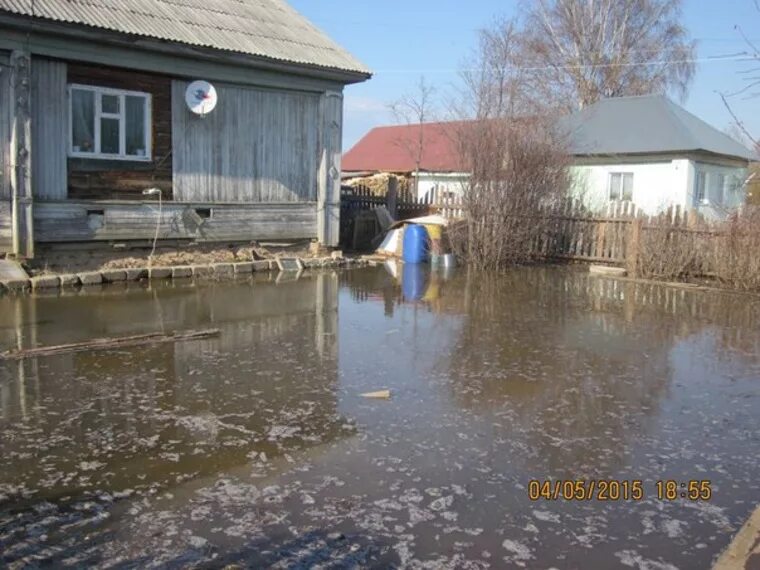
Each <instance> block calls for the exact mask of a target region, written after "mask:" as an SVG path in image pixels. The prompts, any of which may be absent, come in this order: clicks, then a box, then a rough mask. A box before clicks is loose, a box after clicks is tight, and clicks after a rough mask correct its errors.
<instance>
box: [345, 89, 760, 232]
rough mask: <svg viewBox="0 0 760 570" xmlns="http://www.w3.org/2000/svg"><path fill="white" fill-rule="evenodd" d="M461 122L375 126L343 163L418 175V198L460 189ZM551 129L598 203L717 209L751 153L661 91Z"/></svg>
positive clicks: (742, 175) (725, 204) (731, 199)
mask: <svg viewBox="0 0 760 570" xmlns="http://www.w3.org/2000/svg"><path fill="white" fill-rule="evenodd" d="M460 126H461V123H427V124H425V125H422V126H420V125H408V126H391V127H378V128H376V129H373V130H372V131H370V132H369V133H368V134H367V135H365V137H364V138H362V139H361V140H360V141H359V142H358V143H357V144H356V145H355V146H354V147H353V148H352V149H351V150H350V151H349V152H347V153H346V154H345V156H344V157H343V166H344V172H346V173H349V174H350V173H362V174H366V173H376V172H392V173H396V174H405V175H409V176H412V177H414V176H417V177H419V183H418V198H420V199H431V198H433V199H435V198H440V197H444V196H449V195H452V194H454V195H457V194H461V193H462V192H463V191H464V189H465V188H466V186H467V179H468V174H467V172H466V166H463V164H462V162H463V161H462V157H461V155H460V153H459V152H458V150H457V147H456V143H455V140H456V133H457V130H458V129H459V128H460ZM420 129H422V131H423V132H422V137H420ZM557 132H558V136H560V137H565V138H566V144H567V146H568V150H569V152H570V153H571V155H572V156H573V162H574V164H573V166H572V167H571V177H572V180H573V192H574V193H575V195H576V196H578V197H579V198H581V199H582V200H583V202H584V204H585V205H586V206H587V207H588V208H589V209H591V210H594V211H598V212H601V211H604V210H606V208H607V207H608V204H609V203H610V202H632V203H634V204H635V205H636V206H637V207H638V208H640V209H641V210H643V211H644V212H645V213H648V214H656V213H658V212H660V211H662V210H665V209H667V208H668V207H670V206H673V205H678V206H681V207H682V208H686V209H691V208H696V209H698V210H699V211H700V212H702V213H703V214H705V215H706V216H709V217H721V216H724V215H725V214H726V213H727V212H728V211H730V210H731V209H733V208H735V207H737V206H739V205H740V204H742V203H743V202H744V196H745V188H744V183H745V181H746V179H747V176H748V172H747V170H748V165H749V162H750V161H752V160H757V157H755V156H754V155H753V153H752V152H751V151H750V150H749V149H747V148H745V147H744V146H743V145H741V144H740V143H738V142H736V141H735V140H733V139H732V138H731V137H729V136H728V135H726V134H725V133H723V132H721V131H719V130H718V129H716V128H714V127H712V126H710V125H708V124H707V123H705V122H704V121H702V120H701V119H699V118H697V117H695V116H694V115H692V114H691V113H689V112H687V111H686V110H685V109H683V108H682V107H680V106H678V105H676V104H675V103H673V102H672V101H670V100H669V99H667V98H666V97H664V96H661V95H647V96H639V97H618V98H612V99H604V100H602V101H599V102H598V103H595V104H594V105H590V106H588V107H586V108H585V109H583V110H581V111H578V112H576V113H573V114H571V115H568V116H566V117H564V118H563V119H561V120H560V121H559V123H558V128H557ZM420 140H422V145H421V148H422V150H421V152H420V150H419V149H420Z"/></svg>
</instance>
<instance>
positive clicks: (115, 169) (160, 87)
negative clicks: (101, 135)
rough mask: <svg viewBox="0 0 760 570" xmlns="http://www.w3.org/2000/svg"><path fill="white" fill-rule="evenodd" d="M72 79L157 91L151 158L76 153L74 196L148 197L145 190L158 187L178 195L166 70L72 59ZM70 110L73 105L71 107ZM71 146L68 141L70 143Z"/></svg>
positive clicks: (71, 166)
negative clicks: (174, 189)
mask: <svg viewBox="0 0 760 570" xmlns="http://www.w3.org/2000/svg"><path fill="white" fill-rule="evenodd" d="M68 82H69V83H79V84H83V85H99V86H101V87H112V88H114V89H126V90H129V91H143V92H145V93H150V94H151V96H152V97H151V98H152V101H151V106H152V125H151V133H152V137H153V138H152V141H153V142H152V151H153V152H152V156H153V160H152V161H151V162H129V161H124V160H99V159H83V158H70V159H69V160H68V163H69V182H68V186H69V194H68V195H69V198H72V199H75V200H142V199H143V195H142V191H143V190H145V189H146V188H151V187H158V188H161V189H162V190H163V191H164V198H165V199H171V197H172V111H171V79H170V78H169V77H168V76H165V75H156V74H153V73H144V72H139V71H134V70H128V69H121V68H116V67H105V66H93V65H84V64H78V63H69V65H68ZM66 113H67V115H68V109H66ZM67 148H68V147H67Z"/></svg>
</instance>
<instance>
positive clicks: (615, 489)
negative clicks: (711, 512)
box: [528, 479, 712, 501]
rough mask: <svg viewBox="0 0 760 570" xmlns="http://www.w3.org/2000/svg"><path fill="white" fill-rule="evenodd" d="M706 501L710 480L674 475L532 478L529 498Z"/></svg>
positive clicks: (710, 491) (546, 499)
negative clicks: (654, 477)
mask: <svg viewBox="0 0 760 570" xmlns="http://www.w3.org/2000/svg"><path fill="white" fill-rule="evenodd" d="M652 496H654V497H656V498H657V499H659V500H661V501H709V500H710V499H711V498H712V484H711V482H710V481H709V480H707V479H688V480H685V481H678V480H673V479H668V480H661V481H654V482H652V483H645V482H644V481H642V480H639V479H623V480H618V479H599V480H595V479H575V480H573V479H565V480H562V479H557V480H549V479H545V480H538V479H532V480H531V481H530V483H529V484H528V498H529V499H530V500H531V501H643V500H644V499H646V498H650V497H652Z"/></svg>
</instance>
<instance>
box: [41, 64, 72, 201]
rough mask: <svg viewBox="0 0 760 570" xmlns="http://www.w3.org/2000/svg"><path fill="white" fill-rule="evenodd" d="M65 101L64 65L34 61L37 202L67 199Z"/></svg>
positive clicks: (66, 115)
mask: <svg viewBox="0 0 760 570" xmlns="http://www.w3.org/2000/svg"><path fill="white" fill-rule="evenodd" d="M66 101H67V99H66V64H65V63H63V62H60V61H54V60H51V59H43V58H36V57H35V58H33V59H32V192H33V193H34V198H35V199H36V200H63V199H65V198H66V176H67V166H66V149H67V148H68V115H69V111H68V106H67V104H66Z"/></svg>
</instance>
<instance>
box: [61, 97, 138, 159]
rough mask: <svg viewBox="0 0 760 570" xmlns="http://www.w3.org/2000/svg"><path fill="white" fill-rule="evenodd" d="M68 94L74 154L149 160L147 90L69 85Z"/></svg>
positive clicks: (72, 151) (71, 149)
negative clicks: (136, 90)
mask: <svg viewBox="0 0 760 570" xmlns="http://www.w3.org/2000/svg"><path fill="white" fill-rule="evenodd" d="M70 94H71V98H70V103H71V108H70V113H71V117H70V124H71V133H70V136H71V148H70V153H71V154H72V155H73V156H80V155H89V156H92V157H93V158H105V159H114V158H117V159H122V160H124V159H129V160H149V159H150V155H151V149H150V137H151V133H150V121H151V117H150V111H151V108H150V95H149V94H148V93H138V92H133V91H121V90H117V89H110V88H101V87H96V86H89V85H88V86H85V85H82V86H79V85H72V86H71V90H70Z"/></svg>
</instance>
